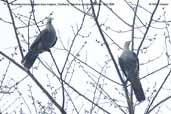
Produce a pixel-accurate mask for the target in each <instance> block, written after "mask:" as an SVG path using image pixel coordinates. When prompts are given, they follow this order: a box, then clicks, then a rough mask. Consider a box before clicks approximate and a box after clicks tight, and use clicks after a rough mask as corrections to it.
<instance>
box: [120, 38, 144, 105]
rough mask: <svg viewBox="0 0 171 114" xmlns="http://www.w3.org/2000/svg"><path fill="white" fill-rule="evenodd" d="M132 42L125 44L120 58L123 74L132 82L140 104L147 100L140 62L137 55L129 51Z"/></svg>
mask: <svg viewBox="0 0 171 114" xmlns="http://www.w3.org/2000/svg"><path fill="white" fill-rule="evenodd" d="M129 44H130V41H127V42H125V45H124V50H123V52H122V54H121V56H120V57H119V64H120V67H121V70H122V72H123V73H124V75H125V76H126V77H127V79H128V81H130V82H131V86H132V88H133V91H134V94H135V96H136V98H137V100H138V101H139V102H141V101H144V100H145V95H144V91H143V88H142V85H141V82H140V79H139V60H138V57H137V55H136V54H135V53H134V52H132V51H131V50H129Z"/></svg>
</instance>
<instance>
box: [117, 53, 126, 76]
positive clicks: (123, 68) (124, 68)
mask: <svg viewBox="0 0 171 114" xmlns="http://www.w3.org/2000/svg"><path fill="white" fill-rule="evenodd" d="M118 60H119V65H120V67H121V70H122V72H123V73H124V75H125V76H127V72H126V65H125V61H124V59H123V58H122V56H120V57H119V59H118Z"/></svg>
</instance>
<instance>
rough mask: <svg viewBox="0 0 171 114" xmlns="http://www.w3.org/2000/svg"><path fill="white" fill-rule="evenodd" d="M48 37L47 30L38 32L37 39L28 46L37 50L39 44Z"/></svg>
mask: <svg viewBox="0 0 171 114" xmlns="http://www.w3.org/2000/svg"><path fill="white" fill-rule="evenodd" d="M47 35H48V30H47V29H44V30H42V31H41V32H40V34H39V35H38V36H37V38H36V39H35V40H34V42H33V43H32V45H31V46H30V49H33V50H34V49H37V48H38V47H37V46H39V43H40V42H42V40H43V39H44V38H45V37H46V36H47Z"/></svg>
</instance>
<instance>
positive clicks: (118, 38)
mask: <svg viewBox="0 0 171 114" xmlns="http://www.w3.org/2000/svg"><path fill="white" fill-rule="evenodd" d="M28 1H29V0H18V2H17V3H29V2H28ZM49 1H50V3H52V4H54V3H56V4H58V3H67V2H66V1H65V0H49ZM49 1H48V2H49ZM64 1H65V2H64ZM103 1H104V2H106V3H114V5H111V6H110V7H112V9H113V10H114V11H115V12H117V13H118V14H119V15H120V16H121V17H122V18H123V19H124V20H125V21H126V22H128V23H129V24H132V17H133V13H132V11H131V10H130V8H129V7H128V6H127V5H126V4H125V2H123V0H103ZM130 1H131V2H135V1H136V0H130ZM156 1H157V0H148V2H147V1H146V0H140V4H141V6H143V7H145V8H146V9H148V10H149V11H153V9H154V5H149V3H155V2H156ZM72 2H74V3H77V2H79V0H78V1H77V0H75V1H74V0H72ZM36 3H38V4H39V3H47V0H39V1H36ZM161 3H167V5H166V6H164V5H161V6H159V8H158V10H157V13H156V14H155V16H154V18H155V19H157V18H159V17H160V16H161V17H162V18H163V10H162V7H165V11H166V20H171V13H170V11H171V0H161ZM3 4H4V3H3V2H0V18H2V19H3V20H6V21H7V22H11V17H10V15H9V11H8V8H7V6H6V5H3ZM17 7H18V6H17V5H16V6H15V7H14V6H13V7H12V8H16V9H15V10H14V12H15V14H22V15H23V16H29V12H30V10H31V8H30V6H27V5H25V6H22V8H17ZM78 7H79V6H78ZM80 8H81V7H80ZM21 9H22V10H21ZM51 12H53V15H52V17H53V18H54V21H53V25H54V27H55V29H56V32H57V36H58V37H60V39H61V40H62V42H63V43H64V45H65V46H66V48H68V47H67V46H68V44H69V45H70V44H71V42H72V39H73V37H74V34H73V30H72V27H73V28H74V32H76V30H77V27H79V26H80V23H81V21H82V18H83V14H82V13H81V12H79V11H78V10H76V9H74V8H73V7H72V6H66V5H52V6H49V5H45V4H44V5H43V6H42V5H38V6H35V15H36V19H37V21H39V20H42V19H44V18H45V17H46V16H48V15H49V14H50V13H51ZM130 12H131V13H130ZM23 16H21V17H22V19H23V20H25V22H27V18H24V17H23ZM138 16H139V17H140V18H141V19H142V20H143V22H144V23H145V22H148V21H149V17H150V15H149V14H148V13H147V12H146V11H144V10H143V9H141V8H139V9H138ZM15 21H16V26H17V27H20V26H24V24H23V23H21V22H20V21H19V20H17V19H16V18H15ZM99 21H100V23H101V24H102V23H105V26H110V27H111V30H109V31H107V33H108V35H110V37H111V38H112V39H113V40H114V41H115V42H116V43H118V44H119V45H120V46H121V47H122V46H123V43H124V42H125V41H127V40H131V32H125V33H124V34H119V33H117V32H113V31H120V30H122V31H127V30H130V28H129V27H127V26H126V25H125V24H124V23H123V22H122V21H120V20H119V19H118V18H117V17H116V16H114V15H113V14H111V12H110V11H109V10H108V9H107V8H104V7H103V6H102V10H101V13H100V19H99ZM85 23H86V24H85V25H84V26H83V30H82V31H81V35H85V36H87V35H88V34H90V37H89V38H88V39H86V38H85V39H81V38H78V39H77V41H76V44H75V45H74V47H73V50H72V53H74V54H75V53H77V52H78V51H79V49H80V48H81V46H82V45H83V44H84V42H85V41H87V42H88V43H87V44H86V47H85V48H84V49H83V50H82V51H81V53H80V55H81V56H80V59H82V60H83V61H84V60H86V57H87V58H88V60H87V63H88V64H90V65H91V66H93V67H95V68H96V69H97V70H99V71H100V70H101V67H102V66H103V65H104V61H105V60H106V58H109V60H110V57H109V55H108V52H107V51H106V48H105V46H100V44H97V43H95V42H96V40H97V41H99V42H100V43H102V44H103V40H102V38H101V36H100V34H99V31H98V29H97V27H96V25H95V22H94V21H93V19H92V18H91V17H88V16H87V17H86V19H85ZM154 27H157V28H159V29H150V31H149V33H148V35H147V37H149V38H152V37H154V36H155V35H156V34H157V36H155V37H156V39H157V40H155V41H154V42H153V46H152V47H151V48H150V49H149V52H148V53H146V54H141V53H140V56H139V57H140V63H141V64H144V63H146V62H148V60H151V59H154V58H156V57H158V56H160V54H161V52H163V50H164V49H165V46H164V40H163V33H164V30H162V29H160V27H161V28H164V25H163V24H161V25H160V24H156V25H154ZM43 28H44V26H43V27H41V30H42V29H43ZM102 28H103V29H105V27H102ZM112 30H113V31H112ZM169 30H171V28H169ZM0 31H1V32H0V33H1V37H0V51H2V52H4V53H5V54H7V55H9V56H10V57H11V53H13V52H14V49H13V47H15V46H17V45H18V44H17V41H16V38H15V34H14V30H13V27H12V25H11V24H8V23H5V22H3V21H0ZM19 31H20V32H21V34H23V35H24V38H25V39H27V37H28V33H27V28H26V29H19ZM36 32H38V30H37V28H36V27H31V30H30V37H32V40H31V41H33V39H34V38H35V37H34V36H35V35H37V33H36ZM143 32H144V31H143ZM135 35H136V36H137V37H138V38H142V36H143V34H142V33H141V31H139V30H137V31H135ZM20 38H21V36H20ZM108 41H109V42H110V43H111V41H110V40H108ZM139 41H140V40H139ZM139 41H138V40H137V43H136V44H135V47H136V46H138V45H139V43H140V42H139ZM148 45H150V42H148V41H146V42H145V43H144V45H143V46H148ZM22 47H23V48H24V49H26V50H27V46H26V44H25V43H22ZM61 48H62V45H61V42H60V40H59V39H58V42H57V44H56V45H55V48H52V51H55V54H54V56H55V58H56V61H57V64H58V66H59V68H60V69H61V67H62V65H63V63H64V60H65V57H66V55H67V53H66V52H64V51H61V50H60V49H61ZM136 48H137V47H136ZM55 49H57V51H56V50H55ZM111 49H112V52H113V54H114V57H115V58H116V60H117V57H118V56H119V54H120V53H121V50H119V49H118V47H117V46H116V45H114V44H111ZM17 54H18V55H16V56H15V57H14V59H15V60H16V61H17V62H18V63H20V61H21V56H20V53H19V50H18V51H17ZM24 54H26V53H24ZM102 55H103V56H102ZM107 55H108V56H107ZM0 57H2V56H1V55H0ZM40 58H41V59H42V60H45V61H47V60H48V63H49V64H50V65H51V63H52V60H51V58H50V55H49V54H48V53H44V54H41V55H40ZM71 60H72V58H71ZM11 64H12V63H11ZM36 64H38V60H37V61H36ZM166 64H167V61H166V58H165V57H161V59H160V60H159V61H156V62H155V63H153V62H152V63H150V64H149V65H142V67H141V68H140V69H141V71H140V77H142V76H145V75H146V74H148V73H149V72H151V71H154V70H156V69H157V68H160V67H161V66H164V65H166ZM7 65H8V61H5V62H1V63H0V74H1V75H2V74H3V73H4V72H5V69H6V68H7ZM108 66H110V67H111V66H112V63H110V64H109V65H108ZM76 68H78V69H79V67H76ZM54 69H55V68H54ZM108 69H109V70H107V71H106V72H103V73H104V74H106V75H107V76H108V77H110V78H111V79H113V80H115V81H117V82H120V81H119V78H118V77H117V74H116V71H115V68H114V66H112V67H111V68H108ZM44 70H45V69H44V68H43V67H40V68H39V69H38V71H35V72H34V74H35V76H36V77H38V79H39V81H40V82H41V83H43V84H44V85H45V87H46V85H47V84H48V81H47V77H46V76H44V77H43V75H45V74H47V75H49V74H50V73H49V74H48V73H47V72H48V71H44ZM76 70H77V69H76ZM86 70H87V69H86ZM75 72H76V73H75V76H74V78H73V79H72V81H71V85H72V86H74V87H75V88H76V89H78V90H79V91H81V92H82V93H83V94H84V92H85V93H86V95H87V96H89V97H90V98H92V96H91V95H92V94H91V93H90V94H89V93H88V92H87V88H88V87H87V83H86V80H87V81H88V80H90V79H89V78H88V77H87V76H86V74H82V72H81V71H80V70H78V71H75ZM167 72H168V70H165V71H162V72H159V73H157V74H154V75H153V76H151V77H149V78H147V79H144V80H142V84H143V87H144V90H147V89H148V87H149V88H152V87H153V86H154V85H155V83H156V82H157V80H158V81H159V80H163V79H164V78H165V76H166V74H167ZM113 74H114V75H116V77H114V75H113ZM26 75H27V74H26V73H24V72H23V71H22V70H20V69H19V68H17V67H16V66H15V65H12V67H10V69H9V71H8V80H11V79H14V80H15V81H14V82H17V81H19V80H21V79H23V77H25V76H26ZM159 75H163V76H164V77H160V76H159ZM51 76H52V75H49V78H50V80H53V79H55V78H54V77H53V78H52V77H51ZM0 79H1V78H0ZM95 79H96V78H95ZM66 80H67V81H69V78H68V77H67V78H66ZM83 80H85V81H83ZM14 82H12V81H9V82H6V83H9V85H12V83H14ZM107 82H109V86H107V87H106V91H108V92H109V94H110V95H111V96H113V97H115V96H114V93H113V92H112V91H115V90H114V88H112V87H113V86H116V84H113V83H111V82H110V81H107ZM107 82H106V83H107ZM51 83H53V84H54V85H55V82H53V81H52V82H51ZM160 83H161V82H158V85H157V86H160ZM28 84H31V85H33V86H34V88H33V89H34V91H37V93H39V92H40V93H41V91H40V89H39V88H38V87H37V86H36V85H35V84H34V82H32V80H31V79H30V78H29V77H27V78H26V79H25V80H24V81H23V82H22V83H20V85H19V86H18V87H19V90H20V91H21V92H22V93H25V94H23V96H24V97H25V98H26V100H27V99H28V94H29V93H28ZM58 84H59V83H58ZM56 85H57V84H56ZM58 86H59V85H57V87H58ZM89 86H90V85H89ZM59 87H60V86H59ZM90 91H91V90H90ZM167 94H168V93H167V92H166V94H164V95H163V96H165V95H167ZM60 95H61V94H59V95H58V98H57V100H58V101H59V103H61V102H60ZM146 95H147V96H148V95H149V94H148V93H147V94H146ZM34 96H35V97H36V98H39V100H41V99H42V100H43V101H45V99H46V97H45V95H44V94H42V93H41V94H34ZM17 97H18V98H19V99H21V98H20V97H19V96H18V93H14V94H12V95H7V96H3V97H2V95H1V94H0V99H1V98H3V99H5V100H2V99H1V101H2V102H0V110H2V111H4V110H6V109H7V108H9V110H7V111H9V112H11V113H12V111H13V110H14V109H17V108H18V107H17V106H20V105H19V104H17V103H16V102H15V100H16V98H17ZM116 98H119V97H117V96H116ZM161 98H162V96H161ZM9 99H11V100H9ZM75 99H76V101H77V102H76V104H78V106H79V105H80V110H81V106H85V107H86V105H90V104H89V103H87V102H86V103H87V104H86V103H83V101H84V100H82V99H81V98H80V101H81V102H79V100H78V99H77V94H76V95H75ZM46 100H47V99H46ZM19 101H22V100H19ZM11 102H14V104H16V106H14V107H10V106H9V104H12V103H11ZM27 102H28V103H30V102H29V101H27ZM14 104H12V105H14ZM146 106H147V102H146V101H145V102H143V103H142V104H140V105H139V107H138V108H137V110H136V112H138V111H141V112H142V111H143V110H144V109H145V108H146ZM1 107H2V108H1ZM68 107H69V106H68ZM104 107H105V108H106V109H108V111H109V112H112V110H113V109H112V108H113V107H112V108H111V107H107V106H104ZM170 108H171V107H170ZM163 110H164V109H163ZM115 111H116V110H115ZM4 112H5V111H4ZM33 113H34V112H33ZM12 114H13V113H12ZM68 114H69V113H68ZM81 114H83V112H82V113H81ZM118 114H122V113H121V112H120V111H118ZM139 114H142V113H139Z"/></svg>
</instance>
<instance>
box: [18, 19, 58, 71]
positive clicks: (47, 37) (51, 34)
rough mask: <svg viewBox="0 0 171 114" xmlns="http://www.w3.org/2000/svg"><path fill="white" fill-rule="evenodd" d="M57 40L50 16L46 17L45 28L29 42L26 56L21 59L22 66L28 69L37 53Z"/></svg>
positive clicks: (45, 49)
mask: <svg viewBox="0 0 171 114" xmlns="http://www.w3.org/2000/svg"><path fill="white" fill-rule="evenodd" d="M56 41H57V37H56V31H55V29H54V27H53V25H52V18H48V20H47V24H46V28H45V29H44V30H42V31H41V32H40V34H39V35H38V36H37V38H36V39H35V41H34V42H33V43H32V44H31V46H30V49H29V51H28V53H27V54H26V56H25V57H24V58H23V60H22V61H21V62H22V64H23V65H24V67H25V68H26V69H27V70H29V69H30V68H31V67H32V65H33V63H34V62H35V60H36V58H37V57H38V55H39V54H40V53H42V52H44V51H49V49H50V48H51V47H53V46H54V45H55V43H56Z"/></svg>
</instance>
